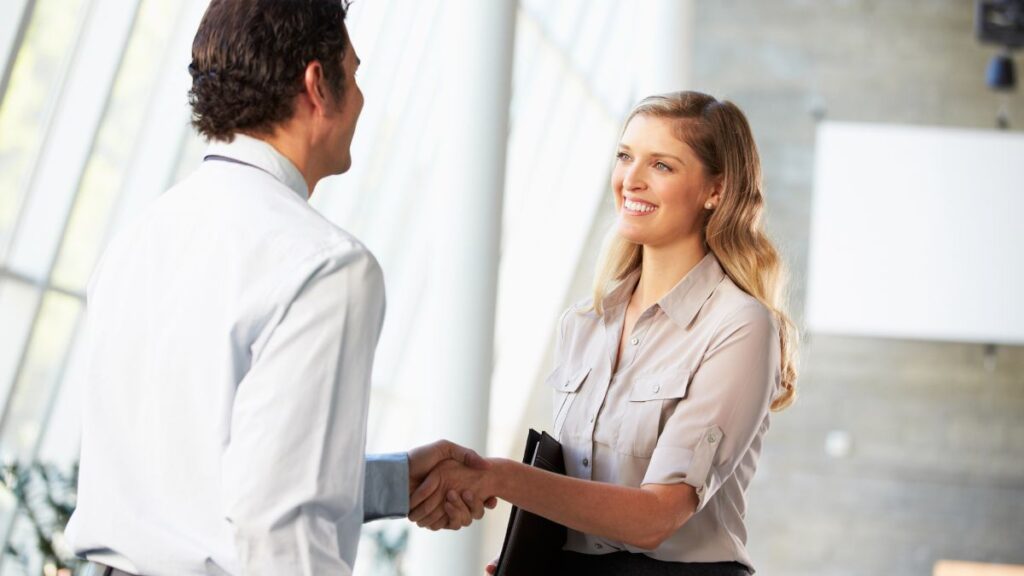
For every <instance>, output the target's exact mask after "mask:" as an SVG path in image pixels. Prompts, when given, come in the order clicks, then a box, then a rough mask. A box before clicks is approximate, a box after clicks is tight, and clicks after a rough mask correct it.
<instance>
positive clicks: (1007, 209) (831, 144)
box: [806, 122, 1024, 344]
mask: <svg viewBox="0 0 1024 576" xmlns="http://www.w3.org/2000/svg"><path fill="white" fill-rule="evenodd" d="M813 202H814V205H813V210H812V217H811V238H810V262H809V269H808V286H807V310H806V315H807V324H808V328H809V329H810V330H811V331H812V332H819V333H831V334H850V335H864V336H882V337H896V338H909V339H925V340H945V341H954V342H980V343H992V344H1024V135H1022V134H1020V133H1012V132H997V131H988V130H966V129H951V128H932V127H912V126H899V125H891V124H853V123H842V122H823V123H822V124H820V125H819V127H818V134H817V146H816V154H815V181H814V200H813Z"/></svg>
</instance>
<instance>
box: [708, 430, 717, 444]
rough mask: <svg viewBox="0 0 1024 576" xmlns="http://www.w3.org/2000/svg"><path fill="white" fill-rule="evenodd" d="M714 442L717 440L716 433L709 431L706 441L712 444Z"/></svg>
mask: <svg viewBox="0 0 1024 576" xmlns="http://www.w3.org/2000/svg"><path fill="white" fill-rule="evenodd" d="M715 442H718V434H715V433H714V432H711V433H710V434H708V443H710V444H714V443H715Z"/></svg>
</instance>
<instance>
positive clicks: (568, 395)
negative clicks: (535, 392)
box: [547, 367, 590, 438]
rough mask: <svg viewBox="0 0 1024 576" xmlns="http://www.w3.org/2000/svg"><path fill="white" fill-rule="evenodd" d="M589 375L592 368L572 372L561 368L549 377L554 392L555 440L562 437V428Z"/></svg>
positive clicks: (553, 421)
mask: <svg viewBox="0 0 1024 576" xmlns="http://www.w3.org/2000/svg"><path fill="white" fill-rule="evenodd" d="M589 375H590V368H582V369H576V370H571V369H566V368H562V367H559V368H557V369H555V371H554V372H552V373H551V375H550V376H548V378H547V385H548V386H550V387H551V389H552V391H554V403H553V405H552V407H553V408H554V418H553V419H552V423H553V426H552V429H553V431H554V432H553V436H554V437H555V438H560V437H561V434H562V426H563V425H565V419H566V416H568V415H569V409H570V408H571V407H572V404H573V402H574V401H575V399H576V397H577V396H579V391H580V388H581V387H582V386H583V382H584V381H586V379H587V376H589Z"/></svg>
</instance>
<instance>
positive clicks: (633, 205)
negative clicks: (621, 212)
mask: <svg viewBox="0 0 1024 576" xmlns="http://www.w3.org/2000/svg"><path fill="white" fill-rule="evenodd" d="M623 206H625V207H626V210H629V211H630V212H642V213H644V214H646V213H648V212H654V209H655V206H651V205H650V204H641V203H639V202H634V201H633V200H626V201H625V202H624V203H623Z"/></svg>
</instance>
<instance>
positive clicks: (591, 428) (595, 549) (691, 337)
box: [410, 92, 796, 576]
mask: <svg viewBox="0 0 1024 576" xmlns="http://www.w3.org/2000/svg"><path fill="white" fill-rule="evenodd" d="M612 190H613V192H614V196H615V206H616V209H617V211H618V214H619V218H618V220H617V222H616V224H615V227H614V229H613V230H612V233H611V235H610V237H609V242H608V244H607V247H606V251H605V254H604V257H603V261H602V263H601V265H600V266H599V269H598V273H597V277H596V282H595V285H594V295H593V299H592V300H590V301H588V302H586V303H585V304H583V305H582V306H577V307H575V308H574V309H570V311H567V312H566V313H565V314H564V315H563V316H562V319H561V326H560V331H559V338H558V343H557V349H556V354H555V358H556V360H555V364H556V366H557V367H556V368H555V370H554V371H553V373H552V374H551V375H550V376H549V377H548V379H547V382H548V384H549V385H550V386H551V387H552V388H553V389H554V393H555V405H554V408H555V415H554V435H555V437H556V438H558V439H559V440H560V441H561V443H562V446H563V451H564V455H565V464H566V469H567V471H568V475H567V476H559V475H556V474H551V473H547V472H544V471H541V470H538V469H535V468H531V467H529V466H526V465H523V464H521V463H519V462H514V461H510V460H505V459H500V458H495V459H491V460H490V462H491V466H490V468H489V469H488V470H486V471H459V470H457V469H455V467H451V468H448V467H445V468H443V469H439V470H438V474H437V476H436V477H435V478H433V479H432V480H430V481H428V482H427V483H425V486H424V487H423V489H422V490H420V491H419V492H418V493H417V494H414V496H413V501H412V504H413V506H414V510H413V512H412V513H411V514H410V518H411V519H413V520H414V521H418V523H420V524H421V525H426V526H431V525H434V524H437V523H438V522H443V521H444V520H443V514H444V510H445V508H446V507H448V508H452V509H454V508H453V504H452V503H445V505H444V506H441V505H440V504H441V500H442V499H443V498H444V496H445V495H447V496H448V497H449V498H451V497H452V496H454V494H452V491H453V490H452V489H457V490H465V489H467V488H468V489H470V490H472V492H473V493H474V494H476V495H477V496H497V497H499V498H502V499H504V500H507V501H509V502H511V503H513V504H515V505H517V506H519V507H521V508H523V509H526V510H529V511H531V512H534V513H536V514H540V515H542V516H545V517H547V518H550V519H552V520H554V521H556V522H559V523H561V524H564V525H566V526H567V527H568V528H569V534H568V539H567V542H566V545H565V549H564V552H563V557H562V567H561V568H562V573H567V574H568V573H585V574H592V575H600V574H686V575H700V576H704V575H716V576H718V575H729V576H732V575H740V574H749V573H751V572H753V565H752V563H751V560H750V558H749V556H748V554H747V551H746V548H745V545H744V544H745V541H746V529H745V527H744V515H745V512H746V499H745V493H746V490H747V486H748V485H749V483H750V480H751V478H752V477H753V475H754V471H755V469H756V467H757V462H758V458H759V456H760V453H761V448H762V441H763V438H764V434H765V432H766V431H767V430H768V426H769V412H770V410H781V409H782V408H785V407H786V406H788V405H789V404H790V403H791V402H792V401H793V397H794V394H795V386H796V369H795V366H794V348H795V341H794V329H793V325H792V323H791V322H790V320H789V318H788V316H787V315H786V313H785V311H784V310H783V309H782V308H781V304H780V301H781V299H782V291H783V279H782V270H781V262H780V260H779V257H778V254H777V252H776V250H775V249H774V247H773V246H772V244H771V243H770V242H769V240H768V239H767V238H766V237H765V235H764V233H763V231H762V228H761V225H760V219H761V213H762V210H763V203H764V200H763V196H762V192H761V173H760V160H759V158H758V153H757V148H756V145H755V143H754V139H753V136H752V134H751V132H750V127H749V125H748V123H747V120H746V118H745V117H744V115H743V113H742V112H741V111H740V110H739V109H738V108H737V107H736V106H735V105H733V104H732V103H730V102H719V101H717V100H715V99H714V98H712V97H710V96H707V95H705V94H700V93H696V92H680V93H673V94H667V95H661V96H652V97H649V98H647V99H645V100H643V101H642V102H640V104H639V105H638V106H637V107H636V108H635V109H634V110H633V111H632V112H631V113H630V115H629V117H628V118H627V120H626V126H625V128H624V130H623V132H622V137H621V141H620V143H619V147H618V153H617V156H616V163H615V169H614V171H613V173H612ZM432 489H437V490H436V492H435V493H433V494H431V495H429V497H427V493H428V492H429V491H430V490H432ZM456 504H457V503H456ZM491 570H493V565H491V566H489V567H488V571H491Z"/></svg>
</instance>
